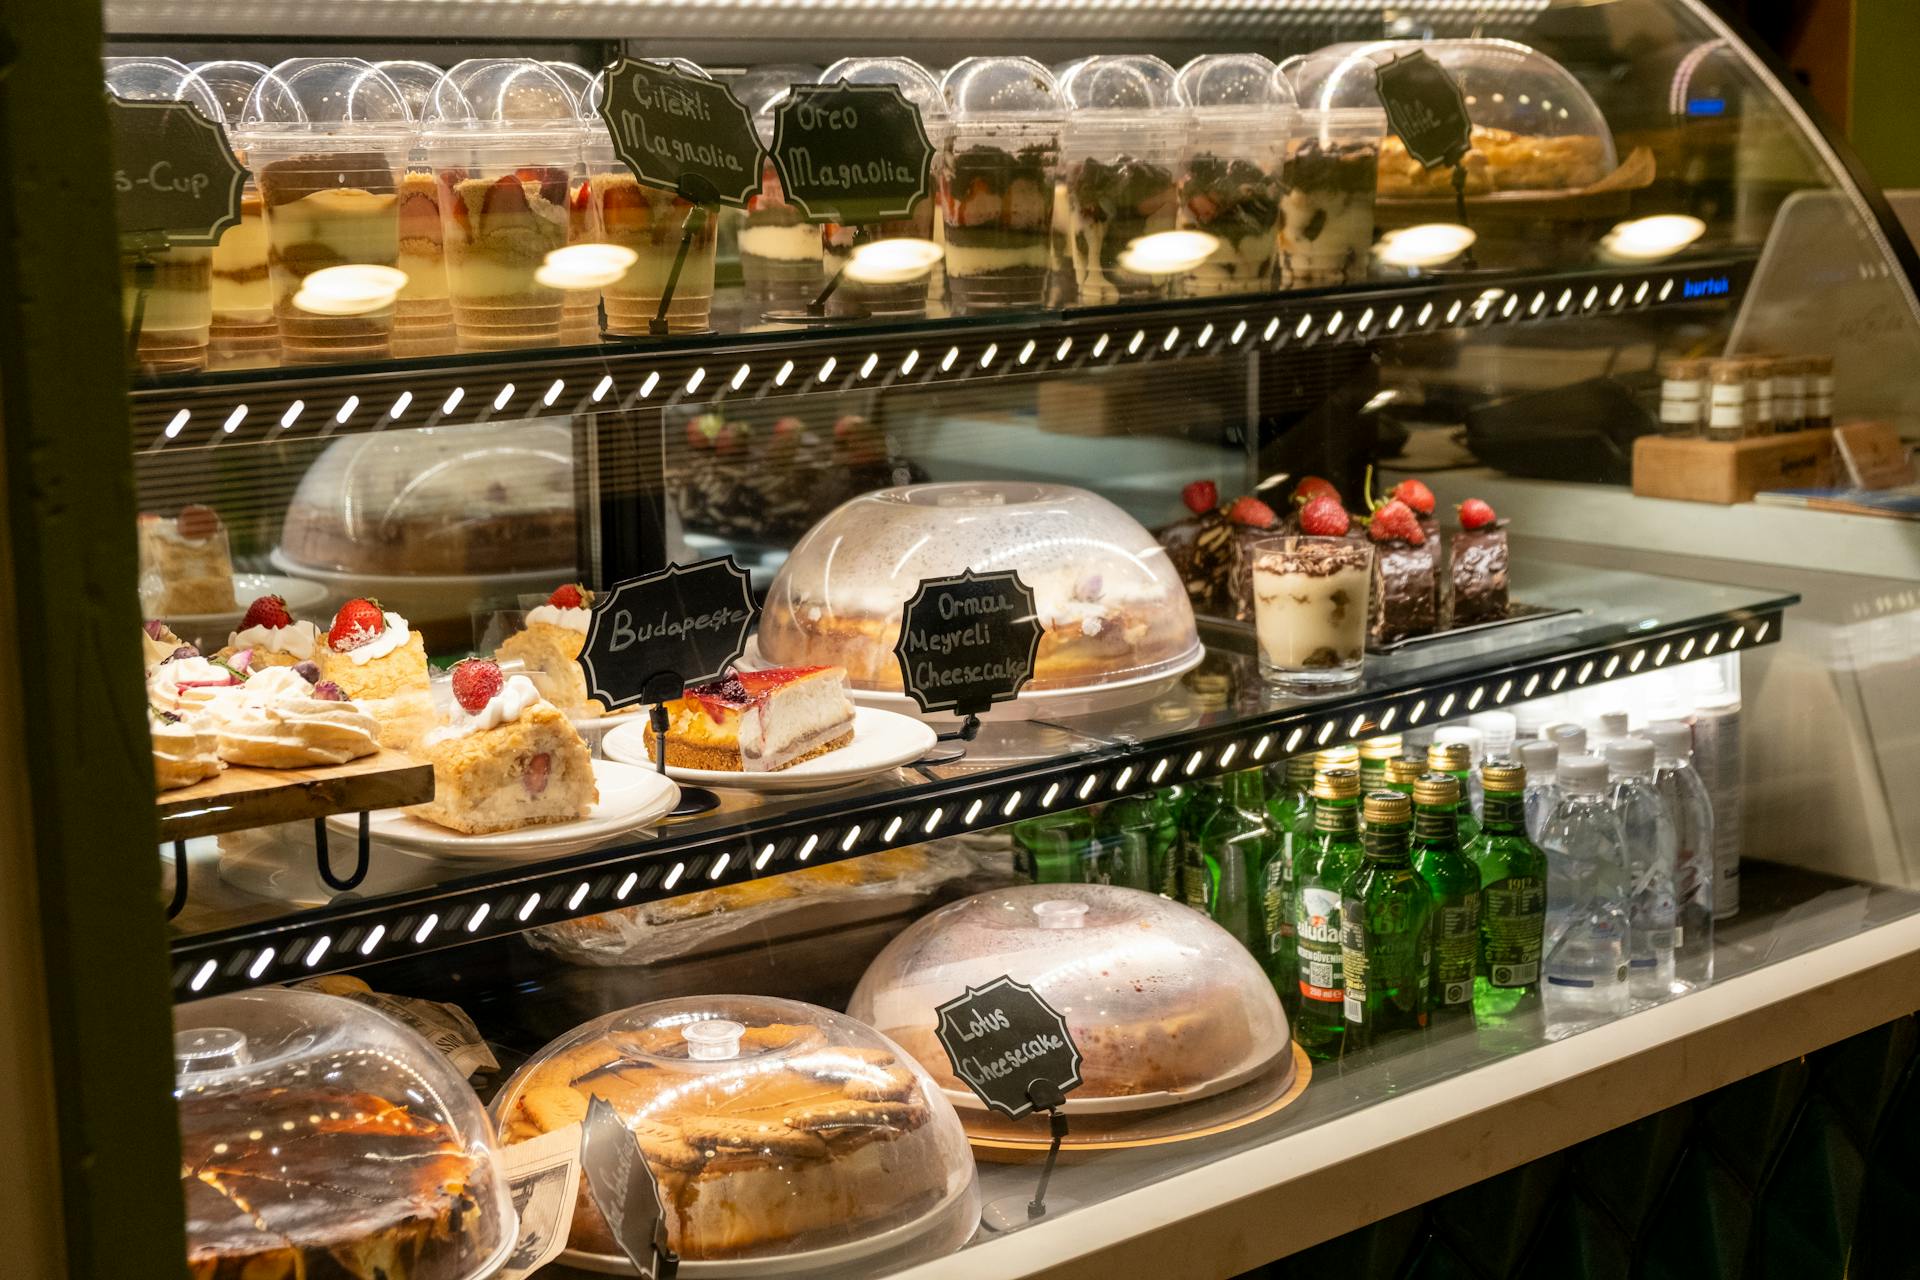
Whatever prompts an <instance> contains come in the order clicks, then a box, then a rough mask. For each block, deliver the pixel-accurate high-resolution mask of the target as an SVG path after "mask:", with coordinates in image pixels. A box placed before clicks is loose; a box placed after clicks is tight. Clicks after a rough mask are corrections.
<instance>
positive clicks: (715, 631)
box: [580, 556, 753, 711]
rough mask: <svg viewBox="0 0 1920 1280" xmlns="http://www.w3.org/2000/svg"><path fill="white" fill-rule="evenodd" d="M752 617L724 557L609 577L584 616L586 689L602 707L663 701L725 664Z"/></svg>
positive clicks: (743, 576) (737, 575) (743, 577)
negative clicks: (607, 587)
mask: <svg viewBox="0 0 1920 1280" xmlns="http://www.w3.org/2000/svg"><path fill="white" fill-rule="evenodd" d="M752 622H753V594H752V591H751V589H750V587H749V585H748V580H747V573H746V570H744V569H742V568H741V567H740V566H739V565H737V564H735V563H734V560H733V557H732V556H721V557H718V558H716V559H713V560H702V561H700V562H698V563H697V564H690V565H678V564H676V565H669V566H668V567H667V568H665V569H663V570H661V571H660V572H658V573H649V574H645V575H643V576H641V577H638V578H629V579H627V580H626V581H625V582H620V583H616V584H614V586H613V587H612V588H611V589H610V590H608V591H607V592H605V593H604V594H602V595H601V596H600V597H598V598H597V599H595V600H594V602H593V613H592V616H591V617H590V618H589V619H588V621H587V638H586V642H585V643H584V644H583V645H582V646H581V649H580V665H581V667H582V668H584V670H585V672H586V677H587V692H588V693H590V694H592V695H593V697H595V698H596V699H598V700H599V701H600V704H601V705H602V706H604V707H606V709H607V710H609V711H614V710H618V709H619V708H621V707H628V706H632V705H633V704H635V703H638V702H649V703H660V702H667V701H670V700H672V699H674V698H677V697H679V696H680V694H681V691H682V689H683V688H684V687H685V686H687V685H690V684H697V683H699V682H700V681H702V680H711V679H713V678H715V677H717V676H719V675H720V674H721V673H722V672H724V671H725V670H726V669H727V668H728V667H730V666H732V665H733V664H734V662H735V661H737V660H738V659H739V657H740V655H741V654H743V653H745V652H746V648H747V628H748V627H749V626H750V625H752Z"/></svg>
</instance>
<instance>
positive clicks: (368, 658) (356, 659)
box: [345, 609, 412, 667]
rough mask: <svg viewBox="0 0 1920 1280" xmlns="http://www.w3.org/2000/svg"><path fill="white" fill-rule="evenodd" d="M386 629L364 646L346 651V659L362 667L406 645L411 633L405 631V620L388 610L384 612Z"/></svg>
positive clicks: (357, 646)
mask: <svg viewBox="0 0 1920 1280" xmlns="http://www.w3.org/2000/svg"><path fill="white" fill-rule="evenodd" d="M385 616H386V620H387V629H386V630H385V631H382V632H381V633H380V634H379V635H377V636H374V637H372V638H371V639H369V640H368V641H367V642H366V643H364V644H359V645H355V646H354V647H353V648H351V649H348V650H346V651H345V652H346V655H347V658H348V659H349V660H350V661H352V663H353V665H354V666H356V667H364V666H366V665H367V664H368V663H369V662H372V661H373V660H374V659H375V658H384V657H386V656H387V655H388V654H390V653H392V652H393V651H394V650H395V649H398V648H401V647H402V646H404V645H405V644H406V643H407V639H408V637H409V636H410V635H412V632H410V631H408V630H407V620H406V619H405V618H403V617H401V616H400V615H399V614H397V613H395V612H393V610H391V609H389V610H387V611H386V615H385Z"/></svg>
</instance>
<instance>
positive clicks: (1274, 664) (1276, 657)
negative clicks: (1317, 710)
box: [1253, 536, 1373, 692]
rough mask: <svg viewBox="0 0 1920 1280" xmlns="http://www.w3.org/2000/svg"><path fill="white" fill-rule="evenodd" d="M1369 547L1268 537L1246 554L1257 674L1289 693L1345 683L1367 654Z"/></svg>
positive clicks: (1338, 540) (1344, 540) (1357, 672)
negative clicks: (1257, 652) (1250, 574)
mask: <svg viewBox="0 0 1920 1280" xmlns="http://www.w3.org/2000/svg"><path fill="white" fill-rule="evenodd" d="M1372 560H1373V548H1372V547H1371V546H1370V545H1369V544H1367V543H1365V542H1362V541H1361V540H1359V539H1358V538H1313V537H1305V536H1299V537H1278V538H1269V539H1267V540H1265V541H1263V542H1261V543H1259V544H1257V545H1256V546H1255V548H1254V557H1253V623H1254V630H1255V632H1256V634H1257V635H1258V637H1259V642H1260V674H1261V675H1262V676H1264V677H1265V678H1266V679H1267V681H1268V683H1270V684H1276V685H1279V686H1281V687H1282V688H1285V689H1289V690H1293V691H1296V692H1318V691H1322V690H1327V689H1335V688H1340V687H1343V686H1345V685H1350V684H1352V683H1353V682H1355V681H1356V680H1358V679H1359V678H1360V664H1361V660H1362V659H1363V658H1364V657H1365V655H1366V649H1367V580H1368V574H1369V572H1370V570H1371V566H1372Z"/></svg>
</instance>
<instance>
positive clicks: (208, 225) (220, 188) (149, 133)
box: [107, 94, 247, 248]
mask: <svg viewBox="0 0 1920 1280" xmlns="http://www.w3.org/2000/svg"><path fill="white" fill-rule="evenodd" d="M107 121H108V124H109V125H110V127H111V128H112V131H113V193H114V209H115V211H116V213H117V214H118V217H119V223H120V230H121V232H122V233H123V234H126V235H130V236H136V237H158V236H164V237H165V241H164V244H163V243H161V242H160V241H158V240H157V238H156V239H155V241H154V244H153V247H155V248H161V247H165V245H173V246H198V245H212V244H216V243H218V242H219V239H220V233H221V232H223V231H225V230H226V229H227V228H228V227H231V226H233V225H235V224H236V223H238V222H239V221H240V191H241V188H242V187H243V186H244V185H245V184H246V180H247V171H246V170H245V169H243V168H241V167H240V163H239V162H238V161H237V160H235V159H234V158H233V149H232V148H231V147H229V146H228V145H227V134H226V130H224V129H222V128H221V127H220V126H219V125H218V124H215V123H214V122H213V121H211V120H209V119H207V118H206V117H205V116H203V115H201V114H200V113H199V111H197V110H195V109H194V108H193V107H191V106H188V105H187V104H186V103H183V102H146V101H128V100H127V99H125V98H118V97H115V96H114V95H113V94H108V95H107Z"/></svg>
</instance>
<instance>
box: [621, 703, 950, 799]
mask: <svg viewBox="0 0 1920 1280" xmlns="http://www.w3.org/2000/svg"><path fill="white" fill-rule="evenodd" d="M934 742H935V738H934V733H933V729H932V728H931V727H930V726H928V725H926V724H923V723H922V722H920V721H918V720H915V719H913V718H912V717H911V716H902V715H895V714H894V713H893V712H891V711H880V710H877V709H875V708H873V707H855V708H854V709H853V741H852V742H849V743H848V744H847V745H846V746H844V747H841V748H840V749H839V750H838V751H829V752H827V753H826V754H825V755H819V756H815V757H814V758H813V759H811V760H802V761H801V762H800V763H799V764H796V765H794V766H792V767H791V768H787V769H778V770H775V771H774V772H772V773H735V772H733V771H732V770H728V769H686V768H682V767H681V766H679V765H674V764H670V765H668V766H667V774H668V776H669V777H672V778H674V779H675V780H677V781H680V782H687V783H692V784H694V785H696V786H702V787H732V788H734V789H736V790H739V791H824V790H826V789H827V788H829V787H844V786H847V785H848V784H850V783H855V782H859V781H860V780H861V779H862V778H871V777H872V776H873V775H875V774H876V773H885V772H886V771H887V770H889V769H898V768H899V767H900V766H901V765H903V764H912V763H913V762H914V761H915V760H918V759H919V758H920V757H921V756H923V755H925V754H927V752H929V751H931V750H933V744H934ZM600 749H601V750H602V751H604V752H605V753H606V755H607V758H608V759H610V760H624V761H626V762H627V763H628V764H637V765H644V766H646V767H648V768H651V767H652V765H653V757H652V756H651V755H650V754H648V752H647V726H646V721H645V720H644V719H641V720H629V721H627V723H625V724H623V725H621V726H619V727H618V728H616V729H615V730H614V731H613V732H611V733H609V734H608V735H607V736H606V737H605V738H604V739H603V740H602V741H601V743H600Z"/></svg>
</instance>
